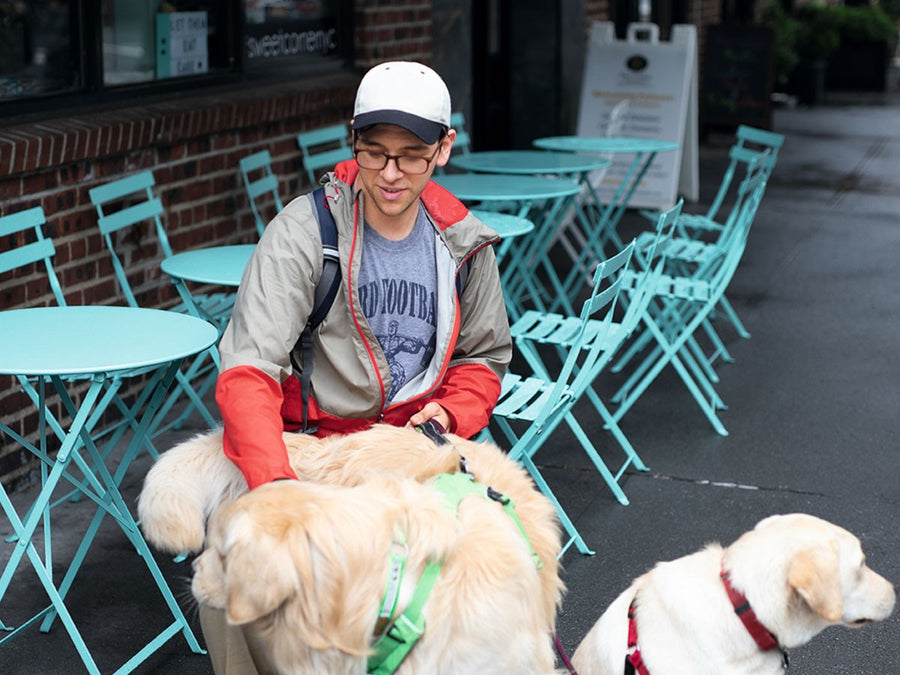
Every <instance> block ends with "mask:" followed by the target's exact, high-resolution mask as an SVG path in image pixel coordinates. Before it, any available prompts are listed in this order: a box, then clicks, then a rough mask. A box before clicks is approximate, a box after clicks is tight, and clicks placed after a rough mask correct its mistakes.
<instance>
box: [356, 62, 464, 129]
mask: <svg viewBox="0 0 900 675" xmlns="http://www.w3.org/2000/svg"><path fill="white" fill-rule="evenodd" d="M373 124H396V125H397V126H401V127H403V128H404V129H408V130H409V131H411V132H413V133H414V134H415V135H416V136H418V137H419V138H420V139H422V140H423V141H424V142H426V143H428V144H431V143H434V142H436V141H437V140H438V139H439V138H440V137H441V135H442V134H443V133H444V132H445V131H446V130H447V129H448V128H450V92H449V91H447V85H446V84H444V81H443V80H442V79H441V76H440V75H438V74H437V73H436V72H434V71H433V70H432V69H431V68H429V67H428V66H425V65H422V64H421V63H416V62H414V61H390V62H388V63H382V64H380V65H377V66H375V67H374V68H372V69H371V70H369V72H367V73H366V74H365V75H364V76H363V79H362V81H361V82H360V83H359V89H357V90H356V104H355V105H354V106H353V119H352V120H351V121H350V127H351V128H352V129H362V128H364V127H369V126H372V125H373Z"/></svg>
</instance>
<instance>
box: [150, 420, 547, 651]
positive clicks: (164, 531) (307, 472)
mask: <svg viewBox="0 0 900 675" xmlns="http://www.w3.org/2000/svg"><path fill="white" fill-rule="evenodd" d="M447 439H448V440H449V441H450V444H449V445H436V444H435V443H433V442H432V441H430V440H429V439H428V438H427V437H426V436H425V435H423V434H421V433H419V432H417V431H415V430H413V429H409V428H398V427H393V426H389V425H376V426H374V427H372V428H371V429H368V430H366V431H362V432H359V433H355V434H349V435H346V436H332V437H329V438H326V439H317V438H315V437H312V436H306V435H303V434H292V433H286V434H285V435H284V440H285V444H286V445H287V448H288V453H289V456H290V461H291V466H292V467H293V469H294V471H295V472H296V473H297V475H298V476H299V477H300V478H301V479H303V480H308V481H313V482H316V483H320V484H328V485H334V486H337V485H340V486H345V487H352V486H359V485H362V484H364V483H366V482H368V481H370V480H373V479H383V478H384V477H386V476H394V477H399V478H411V479H413V480H415V481H417V482H420V483H421V482H423V481H426V480H428V479H429V478H431V477H433V476H436V475H438V474H441V473H453V472H455V471H457V470H458V469H459V461H460V455H462V456H464V457H465V460H466V465H467V469H468V470H469V471H470V472H472V473H473V474H474V476H475V479H476V480H477V481H478V482H480V483H482V484H484V485H489V486H491V487H492V488H494V489H495V490H497V491H498V492H500V493H502V494H504V495H506V496H508V497H510V498H511V499H512V500H513V502H514V503H515V511H516V514H517V516H518V518H519V520H520V521H521V523H522V526H523V528H524V529H525V532H526V533H527V535H528V539H529V541H530V542H531V545H532V546H533V547H534V550H535V553H536V554H537V555H538V557H539V558H540V560H541V562H542V567H541V568H540V570H539V572H538V574H539V578H540V580H541V593H540V595H539V596H538V597H539V598H540V601H539V603H537V604H538V610H539V612H540V616H541V617H542V618H541V620H542V622H543V624H544V625H545V626H546V627H547V630H548V632H549V633H551V634H552V632H553V627H554V626H555V621H556V618H555V617H556V611H557V608H558V607H559V604H560V602H561V599H562V593H563V590H564V587H563V583H562V581H561V579H560V577H559V565H558V562H557V556H558V555H559V552H560V549H561V542H560V527H559V521H558V518H557V517H556V511H555V510H554V508H553V505H552V504H551V503H550V501H549V500H548V499H546V497H544V495H543V494H541V493H540V492H539V491H538V490H537V489H536V488H535V486H534V482H533V481H532V480H531V478H530V476H529V475H528V473H527V472H526V471H525V470H524V469H523V468H522V467H521V466H520V465H519V464H518V463H517V462H515V461H512V460H510V459H509V457H507V455H506V454H505V453H504V452H503V451H502V450H500V449H499V448H498V447H497V446H495V445H494V444H492V443H476V442H474V441H469V440H465V439H462V438H460V437H458V436H455V435H453V434H447ZM246 492H247V485H246V482H245V481H244V478H243V476H242V475H241V473H240V471H238V469H237V468H236V467H235V466H234V464H232V462H231V461H230V460H229V459H228V458H227V457H225V455H224V453H223V450H222V432H221V431H213V432H207V433H204V434H200V435H198V436H195V437H194V438H191V439H189V440H187V441H185V442H183V443H181V444H179V445H177V446H175V447H173V448H171V449H170V450H168V451H166V452H164V453H163V454H162V455H161V456H160V458H159V460H158V461H157V462H156V463H155V464H154V465H153V467H151V469H150V471H149V472H148V473H147V476H146V478H145V480H144V485H143V488H142V490H141V494H140V497H139V501H138V515H139V517H140V520H141V529H142V530H143V532H144V536H145V537H146V539H147V541H148V542H149V543H150V544H151V545H153V546H155V547H157V548H159V549H160V550H163V551H167V552H170V553H196V552H199V551H200V550H201V549H202V548H203V546H204V541H205V539H206V526H207V521H208V519H209V518H210V517H211V516H212V515H213V514H215V513H216V512H217V511H219V510H221V509H223V508H224V507H227V506H228V505H229V504H231V503H232V502H234V501H235V499H237V498H238V497H239V496H241V495H242V494H244V493H246ZM507 520H508V521H509V523H511V522H512V521H511V520H510V519H508V518H507ZM509 523H507V524H509ZM388 534H390V533H389V532H388Z"/></svg>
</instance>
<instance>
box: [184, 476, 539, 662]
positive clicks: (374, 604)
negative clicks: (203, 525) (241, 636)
mask: <svg viewBox="0 0 900 675" xmlns="http://www.w3.org/2000/svg"><path fill="white" fill-rule="evenodd" d="M397 532H402V533H404V534H405V537H406V541H407V545H408V552H407V556H408V557H407V572H406V576H405V577H404V581H403V586H402V589H401V599H400V603H399V607H404V606H405V605H406V604H407V602H408V601H409V599H410V598H411V595H412V591H413V587H414V585H415V583H416V580H417V579H418V577H419V575H420V574H421V572H422V570H423V568H424V565H425V563H426V561H427V560H437V559H441V560H443V561H444V563H443V568H442V569H441V572H440V576H439V577H438V580H437V583H436V584H435V586H434V588H433V590H432V592H431V595H430V596H429V599H428V602H427V604H426V605H425V610H424V618H425V622H426V627H425V631H424V634H423V635H422V637H421V638H420V640H419V642H418V643H417V644H416V646H415V648H414V649H413V650H412V652H411V653H410V655H409V656H408V657H407V658H406V660H405V661H404V662H403V664H402V665H401V667H400V669H399V670H398V671H397V672H398V673H432V674H440V673H447V674H450V673H535V674H538V673H551V672H554V654H553V646H552V631H551V630H549V627H548V625H547V623H546V617H545V616H543V613H542V612H541V610H540V603H538V602H535V598H538V597H540V595H541V579H540V575H539V572H538V569H537V568H536V566H535V564H534V561H533V559H532V557H531V555H530V553H529V551H528V547H527V545H526V543H525V540H524V539H523V538H522V536H521V534H520V533H519V532H518V530H517V528H516V526H515V525H514V524H513V523H512V521H511V520H510V518H509V517H508V516H507V515H506V514H505V513H504V512H503V509H502V508H501V507H500V506H499V505H498V504H496V503H493V502H491V501H490V500H486V499H481V498H467V499H464V500H463V501H462V503H461V504H460V507H459V512H458V514H453V513H451V512H450V511H448V510H447V509H445V508H444V506H443V505H442V497H441V495H440V494H439V493H437V492H436V491H435V490H433V489H432V488H431V487H430V486H428V485H427V483H426V484H422V483H419V482H416V481H413V480H410V479H402V478H396V477H387V476H385V477H372V478H370V479H369V480H367V481H366V482H363V483H361V484H359V485H356V486H354V487H344V486H335V485H324V484H315V483H308V482H299V481H297V482H295V481H281V482H276V483H272V484H269V485H265V486H262V487H260V488H258V489H256V490H253V491H252V492H250V493H248V494H246V495H244V496H242V497H240V498H238V499H237V500H236V501H235V502H234V503H233V504H232V505H231V506H229V507H228V508H227V509H225V510H224V511H223V512H221V513H220V514H218V515H217V516H216V517H215V518H214V519H213V522H212V524H211V526H210V534H209V542H208V547H207V549H206V550H205V551H204V552H203V554H201V555H200V557H199V558H197V560H196V561H195V565H194V567H195V572H194V580H193V587H192V588H193V592H194V595H195V597H196V598H197V599H198V600H199V601H200V602H202V603H204V604H206V605H208V606H211V607H215V608H222V609H224V610H225V612H226V616H227V619H228V621H229V622H230V623H232V624H238V625H244V624H250V623H252V624H253V628H254V631H255V633H256V634H257V635H258V636H260V638H261V640H262V641H263V644H265V645H266V647H267V654H268V657H269V658H270V659H271V662H272V666H273V668H274V670H275V671H276V672H279V673H283V674H285V675H289V674H298V675H299V674H302V673H310V674H312V673H329V674H331V675H340V674H343V673H348V674H349V673H365V672H366V660H367V655H368V652H369V643H370V640H371V637H372V634H373V630H374V627H375V622H376V615H377V613H378V607H379V604H380V601H381V596H382V593H383V590H384V586H385V580H386V579H387V577H388V572H389V560H390V558H389V555H390V551H391V547H392V545H394V544H392V541H393V537H394V534H395V533H397Z"/></svg>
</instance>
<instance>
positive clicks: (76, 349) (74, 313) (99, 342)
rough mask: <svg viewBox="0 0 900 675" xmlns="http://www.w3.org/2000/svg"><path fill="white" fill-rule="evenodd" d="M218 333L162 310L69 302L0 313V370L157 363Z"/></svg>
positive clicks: (75, 371)
mask: <svg viewBox="0 0 900 675" xmlns="http://www.w3.org/2000/svg"><path fill="white" fill-rule="evenodd" d="M218 338H219V333H218V331H217V330H216V328H215V326H213V325H212V324H210V323H207V322H206V321H203V320H202V319H198V318H196V317H193V316H188V315H186V314H179V313H177V312H169V311H166V310H162V309H143V308H137V307H108V306H100V305H70V306H68V307H32V308H28V309H11V310H7V311H4V312H0V373H5V374H7V375H81V374H93V373H106V372H115V371H119V370H129V369H132V368H143V367H146V366H155V365H162V364H165V363H168V362H170V361H173V360H175V359H181V358H184V357H186V356H191V355H193V354H197V353H199V352H202V351H203V350H204V349H207V348H208V347H210V346H212V345H213V344H215V343H216V340H218Z"/></svg>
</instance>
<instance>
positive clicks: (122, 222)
mask: <svg viewBox="0 0 900 675" xmlns="http://www.w3.org/2000/svg"><path fill="white" fill-rule="evenodd" d="M162 212H163V206H162V202H161V201H160V200H159V199H156V198H155V197H154V198H153V199H150V200H148V201H146V202H141V203H140V204H132V205H131V206H127V207H125V208H124V209H122V210H121V211H116V212H114V213H110V214H108V215H103V216H101V217H99V218H98V219H97V225H98V226H99V227H100V231H101V232H102V233H103V234H109V233H111V232H117V231H118V230H121V229H122V228H123V227H129V226H131V225H134V224H136V223H140V222H142V221H144V220H150V219H151V218H155V217H157V216H159V215H160V214H161V213H162Z"/></svg>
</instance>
